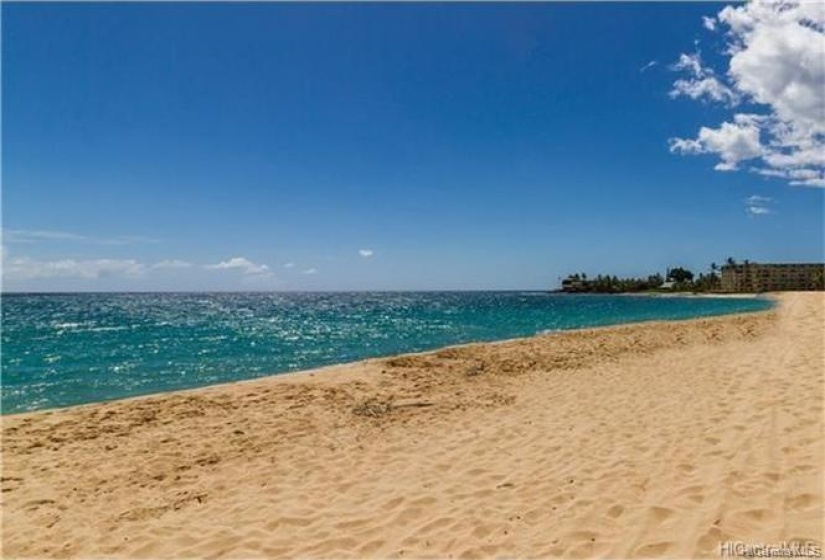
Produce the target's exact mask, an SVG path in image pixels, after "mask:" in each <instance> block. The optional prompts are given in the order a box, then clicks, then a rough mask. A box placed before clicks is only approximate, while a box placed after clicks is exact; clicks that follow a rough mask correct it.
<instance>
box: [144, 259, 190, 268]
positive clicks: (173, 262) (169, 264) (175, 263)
mask: <svg viewBox="0 0 825 560" xmlns="http://www.w3.org/2000/svg"><path fill="white" fill-rule="evenodd" d="M191 267H192V263H190V262H187V261H182V260H179V259H167V260H163V261H159V262H156V263H155V264H153V265H152V266H150V267H149V268H151V269H152V270H173V269H179V268H191Z"/></svg>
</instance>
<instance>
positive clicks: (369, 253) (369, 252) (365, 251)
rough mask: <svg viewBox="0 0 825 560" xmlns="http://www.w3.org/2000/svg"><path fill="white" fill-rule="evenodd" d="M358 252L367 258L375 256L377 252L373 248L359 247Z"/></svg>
mask: <svg viewBox="0 0 825 560" xmlns="http://www.w3.org/2000/svg"><path fill="white" fill-rule="evenodd" d="M358 254H359V255H361V256H362V257H364V258H365V259H367V258H369V257H371V256H373V255H374V254H375V251H373V250H372V249H359V250H358Z"/></svg>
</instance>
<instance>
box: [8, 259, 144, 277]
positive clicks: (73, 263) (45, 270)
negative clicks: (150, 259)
mask: <svg viewBox="0 0 825 560" xmlns="http://www.w3.org/2000/svg"><path fill="white" fill-rule="evenodd" d="M143 271H144V266H143V265H142V264H140V263H139V262H137V261H136V260H134V259H85V260H82V259H81V260H77V259H61V260H55V261H42V260H36V259H32V258H29V257H16V258H4V260H3V277H4V279H6V280H32V279H35V278H84V279H95V278H103V277H109V276H139V275H140V274H141V273H142V272H143Z"/></svg>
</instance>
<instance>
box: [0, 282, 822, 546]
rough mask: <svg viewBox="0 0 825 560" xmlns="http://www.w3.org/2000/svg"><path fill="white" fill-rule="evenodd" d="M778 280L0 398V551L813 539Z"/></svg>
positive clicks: (812, 378) (807, 457) (817, 470)
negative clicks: (159, 383)
mask: <svg viewBox="0 0 825 560" xmlns="http://www.w3.org/2000/svg"><path fill="white" fill-rule="evenodd" d="M776 298H777V300H778V302H779V303H778V305H776V306H775V307H774V308H773V309H771V310H768V311H763V312H754V313H746V314H734V315H723V316H715V317H709V318H698V319H689V320H681V321H651V322H644V323H632V324H623V325H616V326H609V327H598V328H589V329H580V330H575V331H564V332H560V333H554V334H549V335H537V336H533V337H529V338H521V339H511V340H507V341H496V342H492V343H471V344H468V345H459V346H453V347H446V348H441V349H438V350H432V351H427V352H421V353H412V354H402V355H397V356H392V357H387V358H373V359H370V360H367V361H361V362H355V363H350V364H343V365H335V366H328V367H325V368H321V369H315V370H306V371H302V372H293V373H289V374H279V375H275V376H269V377H264V378H259V379H253V380H244V381H239V382H233V383H228V384H223V385H214V386H209V387H201V388H197V389H188V390H184V391H179V392H175V393H164V394H160V395H151V396H143V397H134V398H131V399H123V400H117V401H110V402H107V403H96V404H87V405H78V406H76V407H69V408H61V409H52V410H49V411H40V412H29V413H21V414H16V415H7V416H3V417H2V425H3V438H2V445H3V448H2V453H3V481H2V486H3V492H2V494H1V495H0V496H1V497H0V499H2V503H3V508H2V511H3V528H2V542H3V545H2V546H3V551H2V552H3V555H4V556H9V557H20V556H29V557H31V556H34V557H67V556H68V557H90V556H107V557H173V556H174V557H215V558H221V557H231V558H238V557H244V558H253V557H302V558H318V557H324V558H329V557H336V558H345V557H346V558H409V557H413V558H421V557H430V558H446V557H449V556H451V555H452V556H454V557H458V556H466V557H478V558H487V557H500V556H509V557H559V556H577V557H581V556H602V557H605V556H607V557H631V556H643V557H657V556H664V557H716V556H717V553H718V546H719V543H720V542H725V541H729V540H740V541H743V542H767V543H776V542H781V541H783V540H785V541H812V542H818V543H820V546H821V543H822V539H823V534H822V521H823V516H822V508H821V506H822V503H823V482H822V479H823V477H822V475H823V456H825V448H823V445H824V444H825V438H823V435H825V427H823V415H822V413H823V402H822V398H821V395H822V389H823V381H824V379H823V377H824V376H823V366H822V364H823V357H824V356H823V353H824V352H825V350H824V349H823V348H822V346H821V344H820V343H821V339H822V334H823V326H824V325H825V306H823V303H825V298H823V294H809V293H805V294H779V295H777V296H776ZM321 372H323V374H322V375H316V374H317V373H321ZM799 395H816V396H817V398H816V399H813V400H811V399H806V401H805V402H804V403H800V400H799Z"/></svg>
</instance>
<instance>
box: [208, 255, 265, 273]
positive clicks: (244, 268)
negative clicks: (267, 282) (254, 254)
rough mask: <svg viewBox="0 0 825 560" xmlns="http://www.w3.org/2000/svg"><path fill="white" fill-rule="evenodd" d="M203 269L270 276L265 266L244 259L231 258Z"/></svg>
mask: <svg viewBox="0 0 825 560" xmlns="http://www.w3.org/2000/svg"><path fill="white" fill-rule="evenodd" d="M204 268H208V269H212V270H240V271H241V272H243V273H244V274H271V272H269V267H268V266H267V265H265V264H255V263H254V262H252V261H250V260H249V259H246V258H244V257H233V258H231V259H229V260H226V261H222V262H219V263H218V264H207V265H205V266H204Z"/></svg>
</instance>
